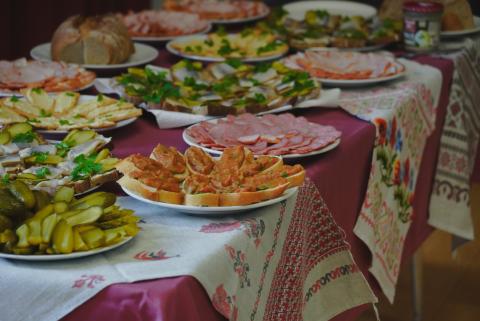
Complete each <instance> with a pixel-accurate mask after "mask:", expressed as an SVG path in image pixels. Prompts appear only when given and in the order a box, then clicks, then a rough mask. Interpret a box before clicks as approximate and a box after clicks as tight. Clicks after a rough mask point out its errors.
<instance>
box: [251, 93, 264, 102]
mask: <svg viewBox="0 0 480 321" xmlns="http://www.w3.org/2000/svg"><path fill="white" fill-rule="evenodd" d="M253 100H255V102H257V103H259V104H264V103H266V102H267V97H265V95H264V94H261V93H255V95H254V97H253Z"/></svg>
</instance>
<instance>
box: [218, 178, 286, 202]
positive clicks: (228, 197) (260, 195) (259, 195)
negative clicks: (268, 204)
mask: <svg viewBox="0 0 480 321" xmlns="http://www.w3.org/2000/svg"><path fill="white" fill-rule="evenodd" d="M289 185H290V184H289V183H287V184H282V185H279V186H275V187H273V188H269V189H266V190H263V191H256V192H238V193H222V194H220V206H242V205H250V204H254V203H259V202H262V201H265V200H269V199H274V198H277V197H279V196H280V195H282V194H283V193H284V192H285V190H287V188H288V187H289Z"/></svg>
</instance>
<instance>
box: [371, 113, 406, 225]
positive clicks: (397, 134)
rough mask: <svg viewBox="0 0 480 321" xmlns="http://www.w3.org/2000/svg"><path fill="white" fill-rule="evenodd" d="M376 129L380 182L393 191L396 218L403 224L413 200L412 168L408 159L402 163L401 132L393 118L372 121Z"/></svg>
mask: <svg viewBox="0 0 480 321" xmlns="http://www.w3.org/2000/svg"><path fill="white" fill-rule="evenodd" d="M373 122H374V123H375V125H377V128H378V138H377V142H378V146H377V148H376V159H377V161H378V162H379V163H380V173H381V179H382V182H383V183H384V184H385V185H386V186H387V187H393V188H394V189H395V192H394V199H395V201H396V202H397V205H398V209H399V210H398V218H399V219H400V221H402V222H403V223H406V222H408V221H409V220H410V216H411V212H412V211H411V207H412V200H413V193H412V192H411V190H412V189H413V180H411V179H410V178H411V177H415V173H413V168H410V159H409V158H407V159H406V160H405V161H404V162H402V161H401V160H400V158H399V153H400V152H401V150H402V147H403V140H402V131H401V129H400V128H397V119H396V118H395V117H393V120H392V121H391V122H388V123H387V121H386V120H385V119H383V118H375V119H374V120H373Z"/></svg>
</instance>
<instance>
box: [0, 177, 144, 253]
mask: <svg viewBox="0 0 480 321" xmlns="http://www.w3.org/2000/svg"><path fill="white" fill-rule="evenodd" d="M115 202H116V196H115V195H114V194H112V193H107V192H96V193H93V194H90V195H87V196H85V197H82V198H78V199H76V198H75V197H74V190H73V189H72V188H70V187H65V186H62V187H59V188H58V190H57V191H56V192H55V194H54V195H53V197H52V196H50V195H49V194H48V193H46V192H43V191H37V190H31V189H30V188H29V187H28V185H26V184H25V183H24V182H22V181H19V180H16V181H13V182H10V183H8V184H6V185H2V186H0V250H1V251H2V252H5V253H11V254H17V255H29V254H39V255H42V254H70V253H73V252H79V251H89V250H93V249H98V248H101V247H107V246H111V245H114V244H117V243H119V242H122V241H123V240H125V239H127V238H129V237H133V236H135V235H136V234H137V233H138V231H139V227H138V225H137V222H138V221H139V218H138V217H137V216H135V215H134V212H133V211H132V210H128V209H122V208H120V207H119V206H117V205H115Z"/></svg>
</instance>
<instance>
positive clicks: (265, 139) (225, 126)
mask: <svg viewBox="0 0 480 321" xmlns="http://www.w3.org/2000/svg"><path fill="white" fill-rule="evenodd" d="M340 138H341V132H340V131H338V130H336V129H335V128H334V127H333V126H324V125H320V124H317V123H312V122H309V121H308V120H307V119H305V117H295V116H294V115H292V114H290V113H284V114H280V115H274V114H267V115H263V116H254V115H252V114H242V115H239V116H228V117H226V118H221V119H214V120H210V121H203V122H201V123H198V124H195V125H192V126H190V127H188V128H187V129H185V130H184V131H183V140H184V141H185V142H186V143H187V144H188V145H190V146H196V147H199V148H202V149H203V150H204V151H206V152H207V153H210V154H214V155H220V154H222V153H223V151H224V150H225V149H226V148H228V146H234V145H241V146H244V147H245V148H247V149H248V150H250V151H251V152H252V153H253V154H255V155H272V156H280V157H282V158H285V159H288V158H300V157H308V156H313V155H318V154H322V153H326V152H328V151H330V150H332V149H334V148H336V147H337V146H338V145H339V144H340Z"/></svg>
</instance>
